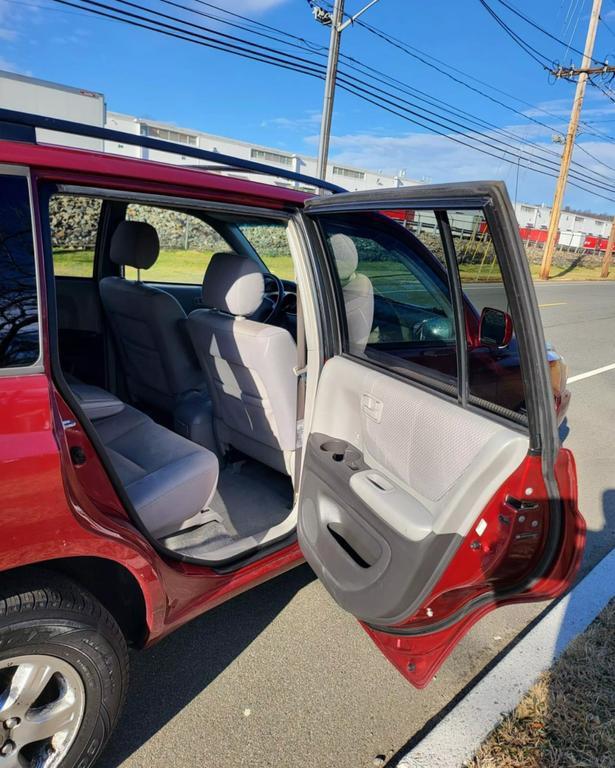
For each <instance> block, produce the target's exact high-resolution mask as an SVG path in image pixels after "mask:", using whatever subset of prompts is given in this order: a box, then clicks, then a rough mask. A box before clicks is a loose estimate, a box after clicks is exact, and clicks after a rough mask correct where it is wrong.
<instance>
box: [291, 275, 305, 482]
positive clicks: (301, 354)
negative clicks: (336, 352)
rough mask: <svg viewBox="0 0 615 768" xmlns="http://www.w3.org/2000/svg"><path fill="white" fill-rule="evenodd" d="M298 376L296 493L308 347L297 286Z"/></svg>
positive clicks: (301, 451) (301, 445) (295, 371)
mask: <svg viewBox="0 0 615 768" xmlns="http://www.w3.org/2000/svg"><path fill="white" fill-rule="evenodd" d="M294 373H295V376H296V377H297V442H296V449H295V467H294V472H293V474H294V477H293V480H294V483H293V484H294V488H295V495H296V494H297V493H298V492H299V476H300V472H301V456H302V454H303V419H304V416H305V380H306V378H307V349H306V346H305V324H304V318H303V307H302V305H301V295H300V293H299V286H297V367H296V368H294Z"/></svg>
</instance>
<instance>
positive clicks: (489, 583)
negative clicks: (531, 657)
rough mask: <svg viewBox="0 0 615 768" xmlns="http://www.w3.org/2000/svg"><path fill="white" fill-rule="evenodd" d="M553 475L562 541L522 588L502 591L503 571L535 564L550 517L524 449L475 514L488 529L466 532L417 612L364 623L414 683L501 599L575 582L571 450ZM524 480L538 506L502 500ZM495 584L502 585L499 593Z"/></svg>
mask: <svg viewBox="0 0 615 768" xmlns="http://www.w3.org/2000/svg"><path fill="white" fill-rule="evenodd" d="M555 476H556V480H557V484H558V487H559V490H560V495H561V511H562V516H561V523H562V531H561V533H560V535H561V537H562V539H561V540H562V545H561V547H560V551H559V554H558V556H557V558H556V559H555V560H554V561H553V562H552V563H551V564H550V565H549V566H548V567H547V569H546V571H545V572H544V574H543V576H541V577H539V578H537V579H535V580H532V581H530V582H529V584H528V586H527V587H526V588H525V589H523V590H522V591H518V592H516V593H515V594H512V595H506V591H507V590H509V589H510V574H508V573H507V571H509V570H510V568H511V564H512V567H513V568H514V569H515V571H514V573H515V578H517V579H518V580H519V581H521V582H523V580H524V579H525V578H526V577H527V576H528V575H531V574H532V572H533V571H534V570H535V569H536V566H537V561H538V560H539V559H540V557H541V556H542V554H543V550H544V547H545V544H546V542H547V536H548V528H546V527H545V526H544V522H545V521H546V520H547V519H548V517H549V510H548V505H549V500H548V498H547V493H546V489H545V487H544V481H543V477H542V470H541V467H540V458H539V457H537V456H528V457H527V458H526V459H525V461H524V462H523V463H522V464H521V466H520V467H519V469H517V470H516V472H515V473H514V474H513V475H512V477H510V478H509V480H507V481H506V483H505V484H504V485H503V486H502V488H500V490H499V491H497V493H496V494H495V495H494V497H493V498H492V499H491V501H490V502H489V504H488V506H487V507H486V509H485V510H484V512H483V513H482V514H481V516H480V518H479V520H477V521H476V522H475V524H474V526H472V530H474V528H475V527H476V525H477V524H478V523H479V521H481V520H484V521H485V522H486V523H487V527H486V528H485V534H486V535H483V536H482V537H480V541H479V537H477V536H473V535H472V534H470V535H469V536H468V537H467V538H466V539H465V541H464V542H463V544H462V545H461V547H460V548H459V550H458V551H457V553H456V554H455V556H454V557H453V559H452V561H451V563H450V564H449V566H448V567H447V569H446V571H445V572H444V574H443V575H442V577H441V578H440V580H439V581H438V583H437V584H436V586H435V587H434V589H433V590H432V591H431V593H430V594H429V596H428V598H427V599H426V600H425V601H424V603H423V605H422V606H421V608H420V609H419V610H418V611H417V613H416V614H415V615H414V616H413V617H412V618H411V619H409V620H408V621H406V622H405V623H404V624H403V625H399V626H398V627H394V628H392V629H391V633H389V632H383V631H379V630H374V629H372V628H371V627H369V626H365V625H364V626H365V629H366V631H367V633H368V634H369V635H370V637H371V638H372V640H373V641H374V642H375V643H376V645H377V646H378V648H379V649H380V650H381V651H382V652H383V653H384V655H385V656H386V657H387V658H388V659H389V661H391V662H392V663H393V664H394V666H395V667H396V668H397V669H398V670H399V671H400V672H401V674H402V675H403V676H404V677H405V678H406V679H407V680H409V681H410V682H411V683H412V684H413V685H414V686H416V687H417V688H424V687H425V686H426V685H427V684H428V683H429V681H430V680H431V679H432V677H433V676H434V675H435V674H436V673H437V671H438V669H439V668H440V667H441V665H442V664H443V663H444V661H445V660H446V658H447V657H448V656H449V654H450V653H451V651H452V649H453V648H454V646H455V645H456V644H457V643H458V642H459V640H460V639H461V638H462V637H463V636H464V635H465V634H467V632H468V631H469V630H470V629H471V628H472V627H473V626H474V624H476V622H477V621H479V620H480V619H481V618H482V617H483V616H485V615H486V614H487V613H489V612H490V611H492V610H494V609H495V608H498V607H500V606H502V605H510V604H513V603H528V602H536V601H538V600H550V599H553V598H556V597H559V596H560V595H562V594H563V593H564V592H565V591H566V589H567V588H568V585H569V584H570V583H571V582H572V580H573V578H574V576H575V574H576V573H577V571H578V569H579V567H580V565H581V558H582V555H583V548H584V543H585V531H586V525H585V520H584V519H583V517H582V515H581V514H580V512H579V508H578V504H577V476H576V467H575V463H574V457H573V456H572V453H571V452H570V451H568V450H566V449H563V448H562V449H561V450H560V452H559V454H558V459H557V464H556V467H555ZM528 487H532V488H533V491H534V493H533V494H532V498H533V499H534V500H535V501H536V503H537V505H538V509H536V510H533V511H531V512H527V511H526V512H523V511H521V510H516V509H515V508H514V507H512V506H510V505H509V504H508V503H507V501H506V499H507V497H508V496H513V497H515V498H523V495H524V490H525V489H526V488H528ZM534 526H536V527H534ZM536 530H538V531H539V532H540V533H539V535H538V537H537V538H531V535H532V533H533V532H534V531H536ZM487 532H488V534H487ZM520 564H521V565H520ZM503 585H506V587H505V589H504V588H502V587H503ZM498 588H500V589H501V595H499V596H498ZM485 595H493V599H490V601H489V602H488V603H487V602H485V604H484V605H482V606H479V607H474V608H473V609H472V610H471V612H468V613H467V614H466V615H465V616H462V618H461V619H458V620H456V621H455V622H454V623H452V624H451V625H450V626H447V627H445V628H442V629H439V628H438V624H439V623H441V622H446V619H447V618H449V617H450V616H452V615H453V614H458V613H459V612H460V611H461V612H462V611H463V609H464V607H465V606H468V605H469V604H470V603H471V602H472V601H475V600H478V599H480V598H481V596H485ZM430 628H433V629H430ZM400 629H401V630H402V632H403V630H411V629H420V630H422V631H423V632H424V634H421V635H414V636H411V635H409V636H406V637H399V636H397V635H395V634H394V632H395V630H400Z"/></svg>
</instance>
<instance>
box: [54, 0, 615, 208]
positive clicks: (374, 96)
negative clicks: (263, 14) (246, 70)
mask: <svg viewBox="0 0 615 768" xmlns="http://www.w3.org/2000/svg"><path fill="white" fill-rule="evenodd" d="M54 1H55V2H58V3H61V4H62V5H68V6H70V7H74V8H79V9H84V8H85V9H86V10H88V11H89V12H92V13H95V14H96V15H100V16H103V17H105V18H111V19H113V20H116V21H121V22H124V23H127V24H130V25H132V26H137V27H141V28H144V29H148V30H150V31H156V32H159V33H161V34H165V35H167V36H171V37H176V38H179V39H181V40H185V41H188V42H196V43H198V44H201V45H205V46H206V47H211V48H214V49H216V50H224V51H226V52H229V53H233V54H235V55H240V56H243V57H244V58H248V59H252V60H257V61H262V62H265V63H268V64H273V65H274V66H282V67H283V68H287V69H292V70H294V71H300V72H302V73H304V74H309V75H311V76H314V77H317V78H320V79H322V77H323V76H324V72H323V69H322V67H320V66H317V65H315V63H314V62H313V61H311V60H308V59H306V58H305V57H302V58H297V57H294V56H289V55H284V54H283V52H281V51H279V50H278V49H272V48H271V47H270V46H261V45H259V44H252V45H251V47H250V48H247V49H246V48H245V47H243V44H244V43H246V42H249V41H245V40H243V38H237V37H236V36H230V35H226V34H223V38H224V39H223V42H222V43H221V42H220V40H219V39H217V38H213V37H212V35H202V34H200V32H193V31H187V30H185V29H181V28H179V27H177V26H174V25H170V24H168V23H166V22H161V21H157V20H156V19H150V18H147V17H144V16H142V15H140V14H135V13H133V12H131V11H126V10H124V9H121V8H116V7H113V6H109V5H108V4H106V3H101V2H98V1H97V0H84V2H87V6H83V5H77V4H76V3H74V2H70V0H54ZM123 4H124V5H128V6H129V7H133V8H138V9H143V8H144V7H143V6H140V5H139V4H137V3H132V2H130V0H123ZM92 6H94V7H92ZM145 10H146V11H147V12H149V13H154V14H157V12H155V11H153V10H152V9H149V8H145ZM109 11H111V13H110V12H109ZM112 14H113V15H112ZM157 15H161V16H162V17H163V18H167V20H175V21H177V22H179V23H181V24H183V25H185V26H189V27H192V28H199V25H196V24H193V23H192V22H186V20H184V19H177V17H170V16H169V14H157ZM208 31H210V32H211V31H212V30H209V29H208ZM213 32H215V34H219V32H218V31H217V30H213ZM228 39H231V40H232V41H233V42H232V43H229V42H228ZM238 43H241V45H239V44H238ZM255 47H256V50H255ZM340 79H341V80H342V82H341V83H340V86H341V87H343V88H344V89H345V90H348V91H349V92H351V93H354V94H355V95H357V96H359V97H360V98H363V100H365V101H371V103H374V104H375V105H376V106H380V107H381V108H385V109H387V111H391V107H396V110H397V111H396V112H395V114H398V115H400V116H404V117H405V119H408V120H410V122H415V124H418V125H420V126H422V127H424V128H426V129H427V130H430V131H431V132H435V133H438V134H440V135H442V136H445V137H446V138H449V139H450V140H453V141H457V143H461V144H463V145H464V146H467V147H470V148H472V149H475V150H476V151H482V152H483V153H485V154H488V155H491V156H493V157H496V158H497V159H504V160H505V161H506V162H517V161H518V163H519V164H520V163H521V162H522V161H523V162H524V163H527V162H528V158H527V157H525V156H524V155H522V154H521V153H520V152H519V151H512V150H511V149H510V146H509V145H503V144H502V142H499V143H498V142H497V139H493V137H491V136H485V135H484V134H480V133H477V132H476V131H474V132H472V133H470V134H469V135H468V134H466V133H464V132H463V130H464V129H465V130H467V125H466V126H464V125H463V124H461V123H460V122H459V121H451V120H450V119H448V120H443V119H441V116H440V115H437V114H436V113H435V112H433V111H430V110H427V112H428V113H429V114H432V115H433V117H432V118H428V117H426V116H425V114H424V113H425V110H422V113H418V112H417V111H416V110H414V109H413V108H412V107H413V106H414V105H412V104H411V103H410V102H408V101H407V100H402V102H403V103H406V104H408V107H402V106H401V105H399V103H396V102H399V100H400V99H399V95H398V94H391V93H390V92H388V91H386V90H385V89H383V88H378V87H376V88H375V89H374V83H373V82H365V81H363V80H361V79H360V78H356V77H354V76H353V75H351V74H349V73H346V72H344V71H342V72H341V78H340ZM374 90H375V91H376V93H374ZM367 97H369V98H367ZM393 99H395V100H396V101H393ZM441 129H444V130H441ZM459 129H462V130H459ZM451 130H452V131H453V132H454V133H455V136H451V135H449V133H447V132H450V131H451ZM460 137H461V139H460ZM473 142H475V143H473ZM476 144H479V145H482V146H481V147H478V146H476ZM483 147H484V148H483ZM485 148H486V149H485ZM493 150H495V152H498V153H500V152H503V153H504V155H503V156H502V155H500V154H496V153H495V152H494V151H493ZM508 155H510V156H512V157H513V158H514V161H511V160H509V159H508ZM541 160H544V158H541ZM531 162H532V165H531V166H527V165H524V166H523V167H524V168H528V169H529V170H534V171H535V172H538V173H541V172H546V175H550V176H555V175H556V174H555V173H553V172H552V171H553V170H554V168H553V165H552V162H551V163H549V162H537V160H536V158H535V157H534V158H532V161H531ZM536 166H538V168H537V167H536ZM539 168H542V169H543V170H542V171H541V170H539ZM571 175H572V178H573V181H574V183H576V184H577V186H580V185H581V184H583V185H585V184H598V183H601V182H597V180H596V179H595V178H590V177H588V176H587V175H586V174H578V175H575V174H571ZM571 183H573V182H571ZM602 186H603V187H607V185H604V184H602ZM580 188H582V189H585V191H588V192H589V191H591V190H589V189H587V188H586V187H585V186H580ZM607 188H608V187H607ZM609 191H615V190H611V189H609ZM596 194H597V193H596ZM599 196H603V195H599ZM606 199H609V200H610V199H611V198H606Z"/></svg>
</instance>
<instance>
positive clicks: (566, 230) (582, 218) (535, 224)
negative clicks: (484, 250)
mask: <svg viewBox="0 0 615 768" xmlns="http://www.w3.org/2000/svg"><path fill="white" fill-rule="evenodd" d="M515 214H516V215H517V221H518V222H519V226H520V227H521V229H545V230H546V229H548V228H549V219H550V217H551V206H549V205H530V204H529V203H517V204H516V205H515ZM611 221H612V218H610V217H609V216H606V215H605V214H600V213H598V214H596V213H589V212H587V211H571V210H570V209H569V208H564V209H563V211H562V213H561V214H560V217H559V231H560V242H561V243H562V244H568V243H566V242H565V240H566V239H569V238H570V236H571V235H572V234H573V233H574V234H580V235H594V236H596V237H608V236H609V232H610V229H611ZM566 235H568V238H566V237H565V236H566ZM570 245H573V243H572V242H571V243H570Z"/></svg>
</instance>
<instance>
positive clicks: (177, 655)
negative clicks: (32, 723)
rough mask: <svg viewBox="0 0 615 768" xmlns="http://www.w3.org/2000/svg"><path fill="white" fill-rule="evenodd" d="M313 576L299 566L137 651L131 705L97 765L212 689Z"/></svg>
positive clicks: (127, 750)
mask: <svg viewBox="0 0 615 768" xmlns="http://www.w3.org/2000/svg"><path fill="white" fill-rule="evenodd" d="M314 578H315V577H314V574H313V572H312V571H311V570H310V569H309V568H308V566H307V565H302V566H300V567H298V568H294V569H293V570H292V571H289V572H288V573H285V574H282V575H281V576H278V577H277V578H275V579H273V580H272V581H269V582H267V583H265V584H262V585H261V586H260V587H257V588H255V589H251V590H249V591H248V592H246V593H244V594H242V595H239V597H236V598H234V599H233V600H229V601H228V602H227V603H224V604H223V605H221V606H219V607H218V608H214V609H213V610H211V611H209V612H208V613H205V614H204V615H203V616H200V617H198V618H196V619H194V620H193V621H192V622H190V623H189V624H187V625H186V626H185V627H182V628H181V629H179V630H177V631H176V632H173V633H172V634H171V635H169V637H167V638H165V639H164V640H162V641H161V642H160V643H158V644H157V645H155V646H154V647H153V648H151V649H149V650H146V651H140V652H134V653H132V654H131V659H130V662H131V672H130V688H129V691H128V699H127V701H126V706H125V707H124V711H123V713H122V715H121V718H120V721H119V723H118V725H117V727H116V729H115V731H114V734H113V736H112V738H111V741H110V743H109V746H108V747H107V749H106V750H105V752H104V753H103V755H102V757H101V759H100V761H99V762H98V763H97V765H99V766H100V768H115V766H117V765H118V764H119V763H121V762H122V761H123V760H125V759H127V758H128V757H130V755H131V754H132V753H133V752H134V751H135V750H137V749H138V748H139V747H140V746H142V745H143V744H144V743H145V742H147V741H148V739H150V738H151V736H153V735H154V734H155V733H156V732H157V731H158V730H160V728H162V727H163V726H164V725H165V724H166V723H167V722H168V721H169V720H170V719H171V718H173V717H174V716H175V715H176V714H177V713H178V712H180V711H181V710H182V709H183V708H184V707H185V706H186V705H188V704H189V703H190V702H191V701H192V699H194V697H195V696H197V695H198V694H199V693H201V691H203V690H204V689H205V688H207V686H208V685H209V684H210V683H211V682H212V681H213V680H215V679H216V677H218V675H220V674H221V673H222V672H223V671H224V670H225V669H226V667H227V666H228V665H229V664H231V663H232V662H233V661H234V660H235V659H236V658H237V657H238V656H239V655H240V654H241V652H242V651H243V650H244V649H245V648H247V647H248V646H249V645H250V643H251V642H252V641H253V640H254V639H255V638H256V637H258V635H259V634H260V633H261V632H262V631H263V630H264V629H265V628H266V627H267V626H268V625H269V624H270V623H271V622H272V621H273V619H275V617H276V616H277V615H278V614H279V613H280V612H281V611H282V610H283V609H284V608H285V607H286V605H287V604H288V603H289V602H290V601H291V600H292V598H293V597H294V596H295V594H296V593H297V592H298V591H299V590H300V589H302V588H303V587H304V586H306V585H307V584H308V583H309V582H311V581H313V579H314ZM197 757H198V756H197V755H195V760H197ZM197 762H198V760H197Z"/></svg>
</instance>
